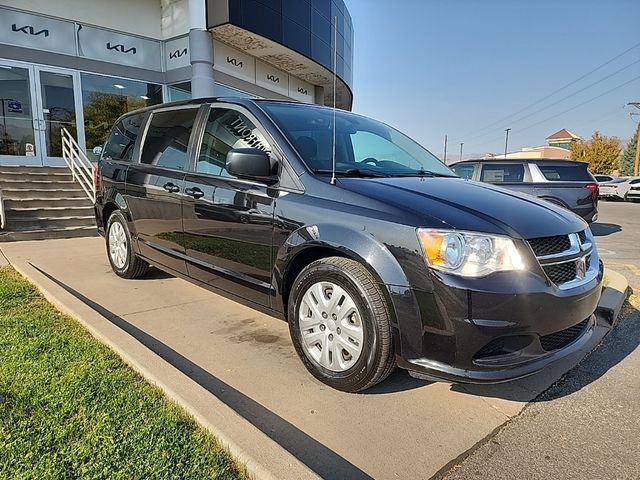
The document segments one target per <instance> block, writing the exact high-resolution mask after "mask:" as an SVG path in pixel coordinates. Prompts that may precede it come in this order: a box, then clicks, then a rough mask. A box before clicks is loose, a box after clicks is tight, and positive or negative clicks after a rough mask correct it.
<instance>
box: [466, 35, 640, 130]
mask: <svg viewBox="0 0 640 480" xmlns="http://www.w3.org/2000/svg"><path fill="white" fill-rule="evenodd" d="M638 47H640V42H639V43H636V44H635V45H632V46H631V47H629V48H627V49H626V50H625V51H624V52H622V53H619V54H618V55H616V56H615V57H613V58H611V59H609V60H607V61H606V62H604V63H602V64H600V65H598V66H597V67H596V68H594V69H593V70H590V71H588V72H587V73H585V74H583V75H581V76H580V77H578V78H577V79H575V80H573V81H571V82H569V83H567V84H566V85H563V86H562V87H560V88H558V89H557V90H554V91H553V92H551V93H550V94H548V95H546V96H544V97H542V98H540V99H538V100H536V101H535V102H533V103H531V104H529V105H527V106H526V107H524V108H522V109H520V110H519V111H517V112H516V113H513V114H511V115H507V116H506V117H503V118H500V119H498V120H496V121H495V122H493V123H490V124H489V125H485V126H484V127H482V128H479V129H476V130H472V131H471V132H467V133H466V134H464V135H460V136H459V138H463V137H467V136H469V135H473V134H475V133H476V132H481V131H485V130H486V129H488V128H492V127H495V126H496V125H498V124H500V123H502V122H504V121H506V120H508V119H510V118H512V117H515V116H516V115H519V114H520V113H522V112H524V111H526V110H528V109H529V108H531V107H533V106H535V105H537V104H539V103H541V102H543V101H545V100H547V99H548V98H551V97H553V96H554V95H555V94H556V93H559V92H561V91H563V90H565V89H567V88H569V87H570V86H572V85H575V84H576V83H578V82H579V81H580V80H582V79H584V78H586V77H588V76H589V75H591V74H592V73H595V72H597V71H598V70H600V69H602V68H604V67H606V66H607V65H609V64H610V63H611V62H614V61H615V60H617V59H618V58H620V57H622V56H623V55H626V54H627V53H629V52H630V51H631V50H633V49H634V48H638Z"/></svg>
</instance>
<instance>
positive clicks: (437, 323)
mask: <svg viewBox="0 0 640 480" xmlns="http://www.w3.org/2000/svg"><path fill="white" fill-rule="evenodd" d="M594 263H595V265H594V266H593V268H594V271H592V273H593V274H594V275H592V277H591V278H590V280H589V281H588V282H586V283H584V284H581V285H579V286H577V287H575V288H571V289H564V290H562V289H560V288H558V287H557V286H555V285H554V284H552V283H551V282H549V281H548V280H547V279H546V278H544V277H543V276H541V275H538V274H537V273H535V272H526V273H525V272H523V273H522V274H518V275H516V274H513V273H507V272H503V273H500V274H494V275H491V276H490V277H486V278H484V279H460V278H455V277H453V276H449V275H441V274H434V275H433V276H434V277H435V282H434V285H435V289H434V292H430V293H428V292H421V291H418V290H415V289H414V290H412V291H411V296H412V297H413V301H414V302H415V308H416V309H417V315H418V317H419V318H420V323H421V325H420V333H419V334H418V335H419V339H420V340H419V342H417V341H415V337H413V335H410V334H407V333H408V332H407V330H405V331H402V324H403V323H404V322H402V319H400V318H399V324H400V330H401V335H400V342H399V345H398V346H399V347H400V352H401V354H400V355H398V357H397V361H398V365H399V366H400V367H402V368H405V369H407V370H410V371H414V372H417V373H419V374H420V375H422V376H427V377H435V378H439V379H443V380H446V381H452V382H462V383H499V382H505V381H509V380H514V379H517V378H521V377H525V376H528V375H531V374H533V373H536V372H538V371H539V370H541V369H543V368H545V367H547V366H548V365H550V364H552V363H555V362H557V361H559V360H561V359H562V358H565V357H567V356H568V355H571V354H572V353H574V352H576V351H578V350H580V349H581V348H582V347H583V346H584V345H585V343H587V342H588V340H589V338H590V337H591V335H592V333H593V328H594V324H595V322H594V312H595V310H596V307H597V305H598V301H599V299H600V294H601V289H602V277H603V266H602V263H601V262H599V261H597V262H594ZM407 297H408V295H405V299H406V298H407ZM409 310H410V309H409V308H408V305H405V308H404V312H405V313H408V311H409ZM414 332H415V333H418V332H417V331H415V330H414Z"/></svg>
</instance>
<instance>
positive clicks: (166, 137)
mask: <svg viewBox="0 0 640 480" xmlns="http://www.w3.org/2000/svg"><path fill="white" fill-rule="evenodd" d="M197 113H198V109H197V108H189V109H184V110H165V111H164V112H157V113H154V114H152V116H151V121H150V123H149V127H148V128H147V135H146V137H145V140H144V147H143V148H142V158H141V159H140V161H141V163H146V164H148V165H156V166H158V167H165V168H173V169H176V170H184V169H185V168H186V165H187V161H188V157H187V147H188V146H189V137H190V136H191V130H192V129H193V123H194V122H195V119H196V114H197Z"/></svg>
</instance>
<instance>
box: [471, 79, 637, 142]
mask: <svg viewBox="0 0 640 480" xmlns="http://www.w3.org/2000/svg"><path fill="white" fill-rule="evenodd" d="M639 79H640V75H639V76H637V77H634V78H632V79H630V80H627V81H626V82H624V83H622V84H620V85H617V86H615V87H613V88H610V89H609V90H607V91H605V92H602V93H600V94H599V95H596V96H594V97H591V98H589V99H588V100H585V101H584V102H581V103H579V104H577V105H574V106H573V107H571V108H568V109H566V110H563V111H562V112H560V113H557V114H555V115H552V116H550V117H547V118H545V119H544V120H540V121H539V122H536V123H533V124H531V125H528V126H526V127H523V128H518V129H517V130H516V132H517V133H520V132H524V131H526V130H530V129H532V128H533V127H537V126H538V125H540V124H542V123H545V122H548V121H549V120H553V119H554V118H557V117H559V116H561V115H564V114H565V113H569V112H571V111H573V110H575V109H576V108H580V107H582V106H584V105H586V104H588V103H591V102H593V101H595V100H598V99H599V98H602V97H604V96H605V95H608V94H610V93H612V92H614V91H616V90H619V89H620V88H622V87H626V86H627V85H629V84H630V83H633V82H635V81H636V80H639ZM499 140H500V138H496V139H494V140H491V141H486V142H482V143H480V144H479V146H483V145H487V144H489V143H495V142H497V141H499ZM476 148H477V147H476Z"/></svg>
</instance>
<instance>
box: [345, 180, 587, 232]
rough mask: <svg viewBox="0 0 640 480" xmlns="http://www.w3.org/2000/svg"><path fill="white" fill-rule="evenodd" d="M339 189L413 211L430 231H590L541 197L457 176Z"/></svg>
mask: <svg viewBox="0 0 640 480" xmlns="http://www.w3.org/2000/svg"><path fill="white" fill-rule="evenodd" d="M338 185H339V186H340V187H342V188H344V189H346V190H349V191H351V192H354V193H358V194H360V195H363V196H365V197H368V198H371V199H374V200H377V201H379V202H383V203H386V204H392V205H395V206H396V207H398V208H399V209H401V210H402V211H403V212H407V213H409V212H411V213H412V214H414V216H416V217H418V219H419V221H421V223H422V225H421V226H425V227H441V228H454V229H457V230H469V231H480V232H486V233H496V234H506V235H509V236H511V237H514V238H525V239H526V238H536V237H547V236H553V235H564V234H568V233H573V232H578V231H581V230H584V229H585V228H586V227H587V224H586V223H585V222H584V221H583V220H582V219H581V218H580V217H578V216H577V215H575V214H573V213H572V212H570V211H568V210H565V209H564V208H561V207H558V206H556V205H553V204H551V203H548V202H545V201H543V200H540V199H537V198H536V197H533V196H530V195H526V194H523V193H519V192H514V191H511V190H505V189H503V188H500V187H496V186H494V185H489V184H486V183H479V182H473V181H470V180H464V179H461V178H458V177H451V178H449V177H399V178H344V177H342V178H340V179H339V180H338ZM416 226H419V225H416Z"/></svg>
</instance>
